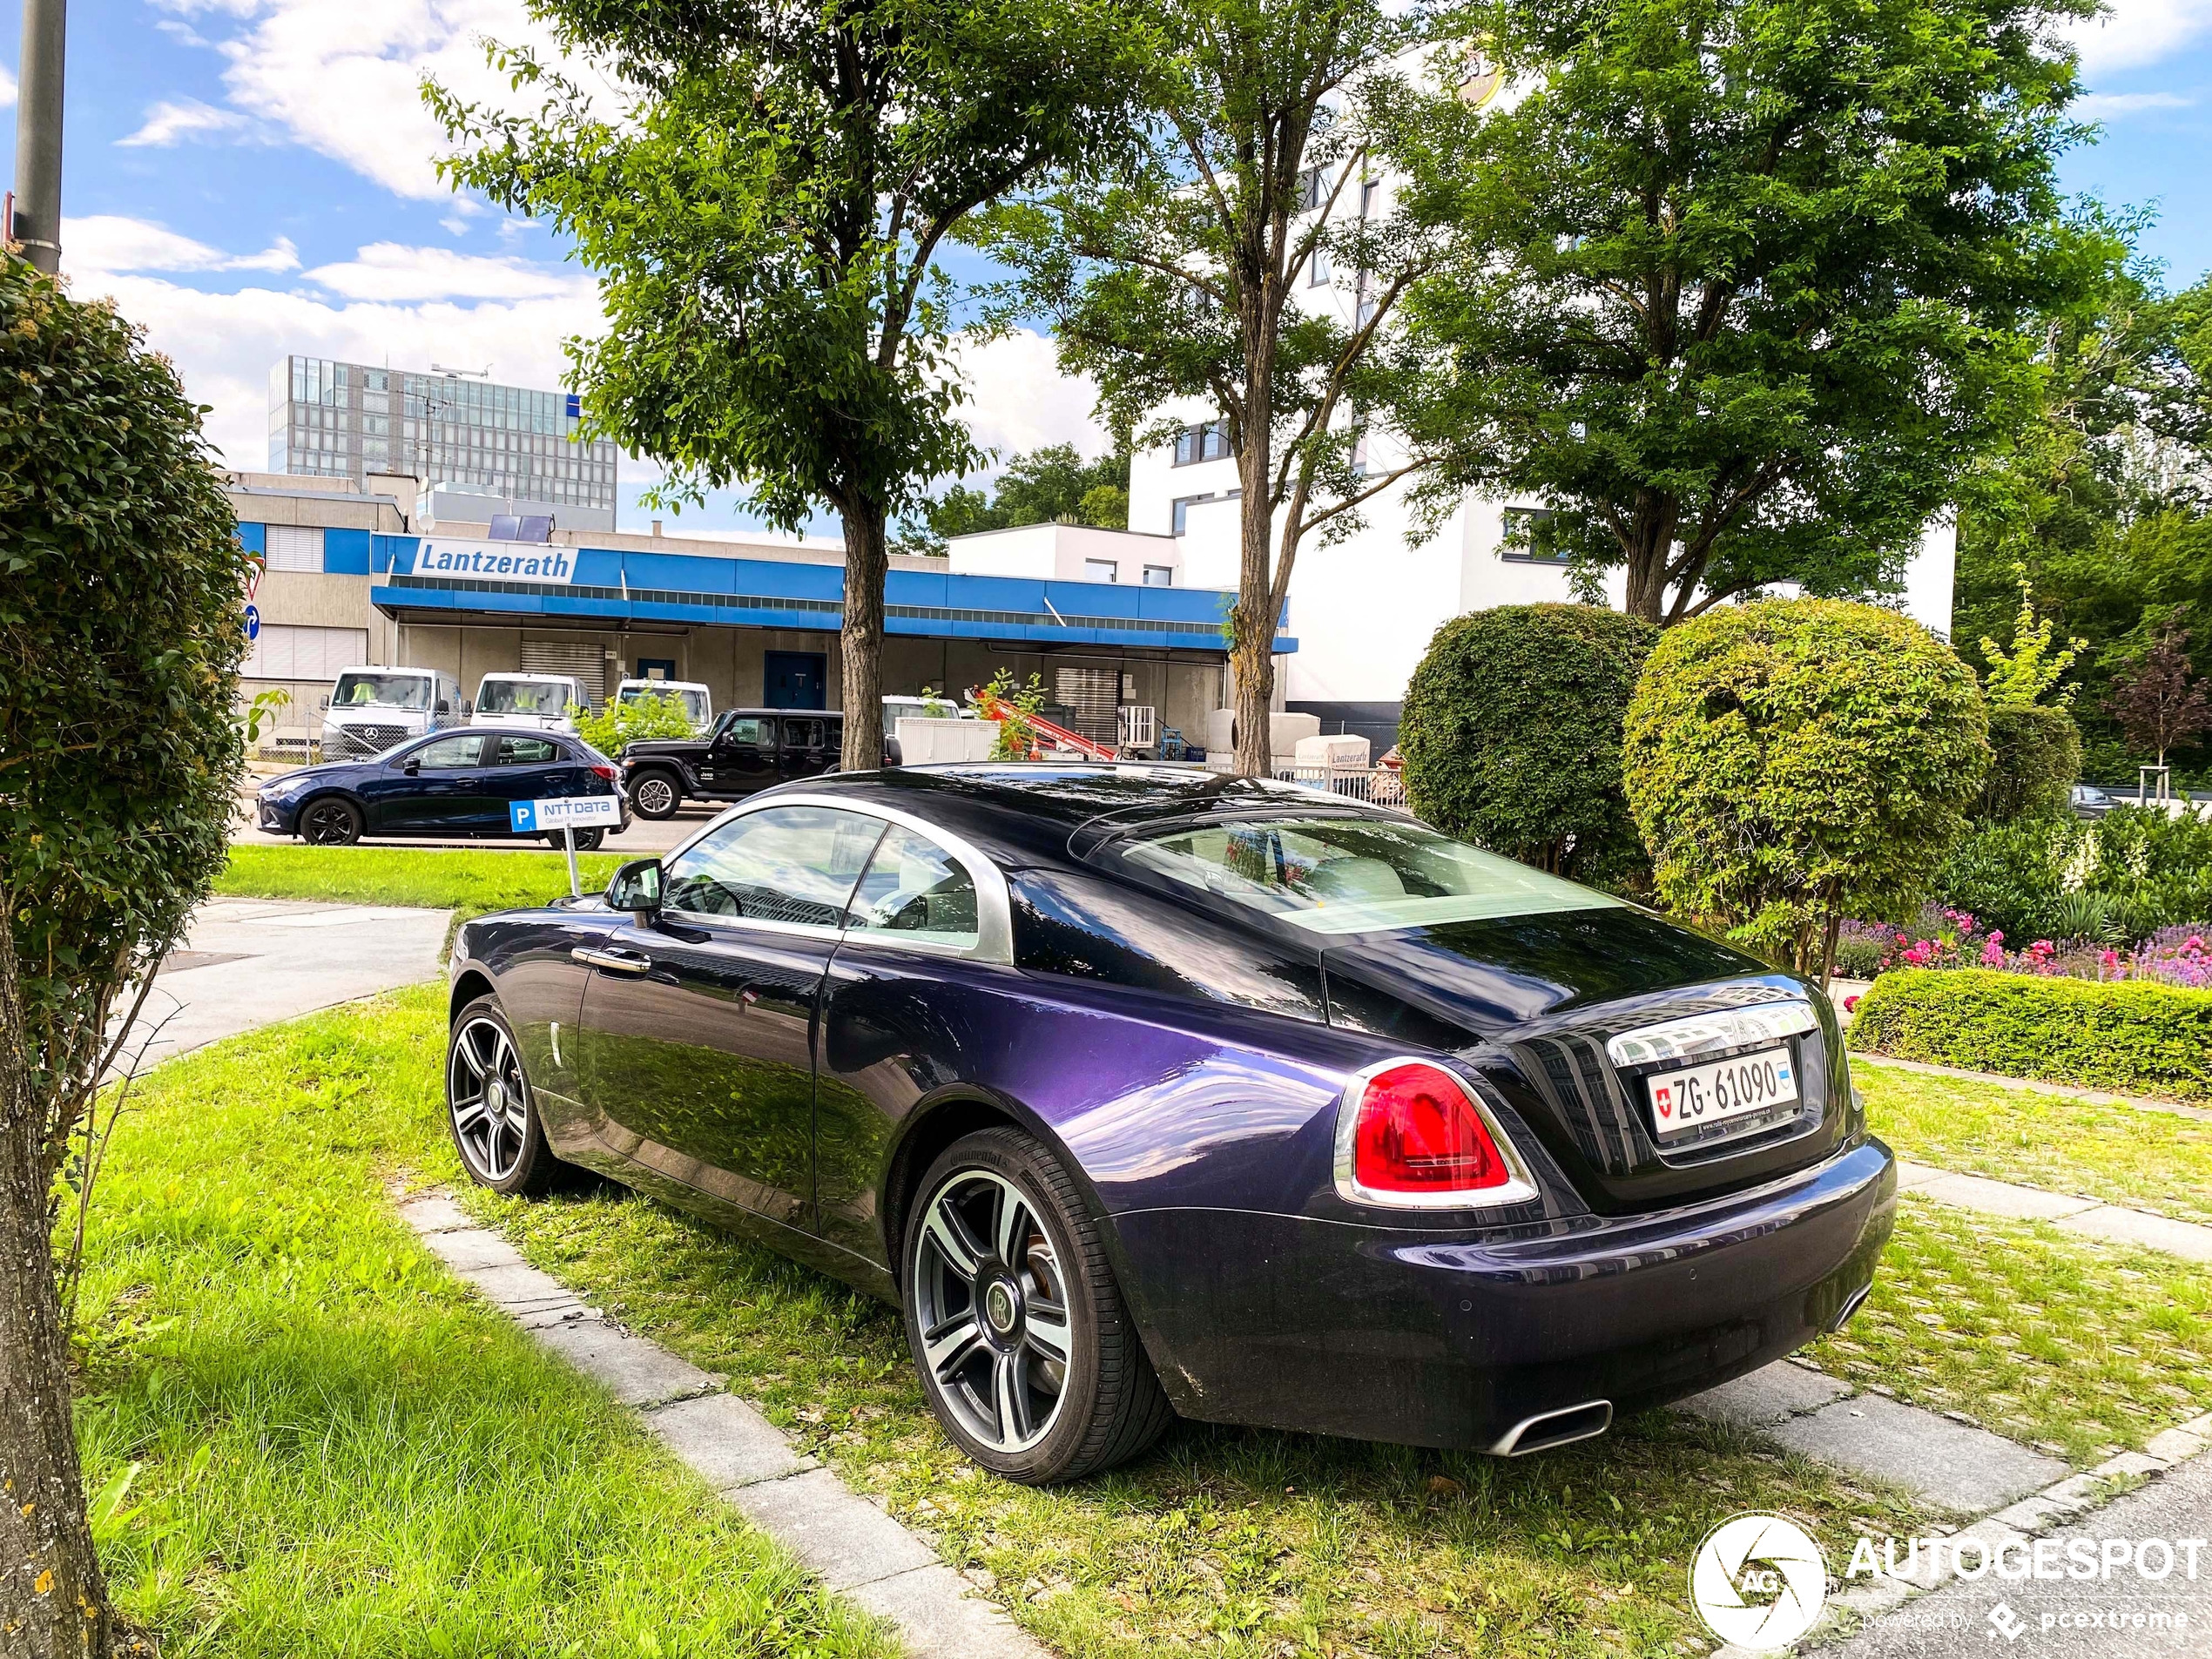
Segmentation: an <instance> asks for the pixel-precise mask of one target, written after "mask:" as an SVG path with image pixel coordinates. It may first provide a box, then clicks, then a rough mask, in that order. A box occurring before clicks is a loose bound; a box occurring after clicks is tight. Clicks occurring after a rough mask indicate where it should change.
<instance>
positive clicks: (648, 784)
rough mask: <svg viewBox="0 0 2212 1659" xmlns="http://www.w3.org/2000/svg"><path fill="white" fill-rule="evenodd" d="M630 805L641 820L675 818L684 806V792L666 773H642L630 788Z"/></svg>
mask: <svg viewBox="0 0 2212 1659" xmlns="http://www.w3.org/2000/svg"><path fill="white" fill-rule="evenodd" d="M630 804H631V806H635V807H636V808H637V816H638V817H640V818H651V819H657V820H658V819H664V818H673V817H675V816H676V809H677V808H678V806H682V805H683V804H684V792H683V790H682V788H681V787H679V786H678V784H677V782H676V779H674V778H672V777H671V776H670V775H669V774H668V773H666V772H639V773H638V774H637V779H635V780H634V781H633V782H632V783H631V786H630Z"/></svg>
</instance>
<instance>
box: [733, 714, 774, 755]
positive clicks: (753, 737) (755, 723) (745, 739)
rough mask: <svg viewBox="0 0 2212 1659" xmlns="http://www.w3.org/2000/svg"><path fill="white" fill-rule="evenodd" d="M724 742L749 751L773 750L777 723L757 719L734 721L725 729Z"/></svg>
mask: <svg viewBox="0 0 2212 1659" xmlns="http://www.w3.org/2000/svg"><path fill="white" fill-rule="evenodd" d="M722 741H723V742H725V743H728V744H734V745H738V746H739V747H742V748H747V749H772V748H774V747H775V746H776V723H775V722H774V721H773V720H763V719H759V718H743V719H735V720H732V721H731V722H730V724H729V725H727V726H725V727H724V728H723V732H722Z"/></svg>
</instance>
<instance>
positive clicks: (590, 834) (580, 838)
mask: <svg viewBox="0 0 2212 1659" xmlns="http://www.w3.org/2000/svg"><path fill="white" fill-rule="evenodd" d="M606 839H607V832H606V828H605V826H604V825H594V826H592V827H591V828H590V829H580V830H578V831H577V833H576V850H577V852H579V853H597V851H598V850H599V843H600V842H602V841H604V840H606ZM545 844H546V846H550V847H551V848H552V849H553V850H554V851H555V852H556V853H565V852H567V851H568V850H569V844H568V842H567V840H565V839H563V836H561V835H557V834H556V835H549V836H547V837H546V838H545Z"/></svg>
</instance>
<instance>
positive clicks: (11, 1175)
mask: <svg viewBox="0 0 2212 1659" xmlns="http://www.w3.org/2000/svg"><path fill="white" fill-rule="evenodd" d="M202 413H203V411H202V410H201V409H200V408H199V407H198V406H197V405H195V404H193V403H192V402H191V401H188V400H187V399H186V398H185V394H184V389H183V388H182V387H181V386H180V385H179V383H178V380H177V375H176V372H175V370H174V369H172V368H171V367H170V365H169V363H168V361H166V360H165V359H164V358H160V357H156V356H154V355H152V354H150V353H148V352H146V351H145V350H144V349H142V347H141V346H140V344H139V341H138V334H137V333H136V331H135V330H133V329H132V327H130V326H129V325H127V324H126V323H125V322H124V321H123V320H121V319H120V318H119V317H118V316H117V315H116V314H115V313H114V311H113V310H112V309H111V307H108V306H106V305H105V304H94V305H82V304H78V303H77V302H75V301H73V300H71V299H69V298H68V296H67V295H66V294H65V293H64V291H63V289H62V287H61V286H60V284H59V283H58V282H57V281H55V280H53V279H51V278H48V277H42V276H39V275H38V274H37V273H35V272H34V271H33V270H32V269H31V267H30V266H29V265H28V264H26V263H24V261H23V260H19V259H17V258H14V257H13V256H11V255H5V254H0V1491H4V1492H5V1493H6V1494H7V1501H6V1502H4V1503H0V1647H4V1648H5V1649H6V1651H7V1653H8V1654H9V1655H10V1659H14V1656H18V1655H20V1656H24V1659H58V1656H63V1655H69V1656H87V1659H90V1656H98V1659H107V1655H108V1651H109V1645H110V1638H111V1617H110V1614H109V1610H108V1605H107V1595H106V1588H105V1581H104V1580H103V1578H102V1575H101V1572H100V1566H99V1562H98V1559H97V1557H96V1555H95V1554H94V1551H93V1547H92V1541H91V1533H90V1530H89V1528H88V1526H87V1523H86V1517H85V1509H84V1490H83V1486H82V1482H81V1479H80V1474H79V1470H78V1460H77V1442H76V1439H75V1435H74V1433H73V1431H72V1428H71V1421H70V1378H69V1347H68V1337H67V1332H65V1331H64V1328H63V1325H62V1312H61V1306H60V1302H59V1298H58V1297H57V1293H56V1287H55V1276H54V1258H53V1253H52V1244H51V1240H52V1237H53V1229H54V1224H55V1218H56V1214H57V1204H58V1202H59V1198H60V1196H61V1187H60V1186H59V1184H58V1183H59V1182H60V1180H61V1179H62V1177H63V1175H64V1170H65V1169H67V1168H68V1167H70V1165H71V1163H72V1156H71V1155H72V1151H74V1152H75V1153H77V1154H78V1155H80V1156H81V1154H82V1153H83V1151H84V1145H85V1136H86V1134H87V1133H88V1132H89V1131H88V1127H87V1125H88V1116H89V1113H90V1110H91V1104H92V1102H93V1099H94V1096H95V1092H96V1089H97V1088H98V1083H99V1081H100V1079H101V1077H102V1076H103V1075H104V1074H105V1072H106V1071H107V1069H108V1068H109V1067H110V1065H111V1063H112V1062H114V1060H115V1058H116V1055H117V1050H118V1042H119V1041H120V1039H119V1038H118V1037H115V1036H112V1035H111V1033H110V1022H111V1016H114V1015H125V1016H126V1017H125V1024H126V1025H127V1015H128V1014H132V1013H135V1012H136V1010H137V1002H136V1001H133V997H132V991H133V988H135V996H136V998H137V999H138V1000H143V998H144V996H145V988H146V987H147V986H148V985H149V984H150V983H151V982H152V977H153V973H154V969H155V968H156V967H157V966H158V963H159V962H160V960H161V958H162V956H163V955H164V954H165V953H166V952H167V950H168V949H169V948H170V947H171V946H172V944H173V943H174V942H175V941H177V939H178V938H179V936H180V934H182V932H183V930H184V927H185V920H186V918H187V916H188V915H189V914H190V912H191V909H192V906H193V905H194V904H195V903H196V902H197V901H198V900H199V899H200V898H201V897H202V896H203V895H204V894H206V892H207V890H208V888H209V887H210V886H211V885H212V882H213V880H214V877H215V874H216V872H217V871H219V869H220V868H221V867H222V865H223V860H224V858H225V856H226V852H227V840H228V834H229V830H230V825H231V815H232V813H233V808H234V806H235V799H234V796H233V786H234V782H235V779H236V778H237V776H238V771H239V761H240V753H239V727H238V725H237V723H236V721H235V719H234V718H233V703H234V700H235V698H236V696H237V691H238V664H239V658H240V657H241V656H243V654H244V652H245V649H246V624H245V603H246V571H247V562H246V555H245V553H244V552H243V551H242V550H240V549H239V544H238V535H237V523H236V521H235V520H234V519H233V516H232V514H231V510H230V506H229V503H228V502H227V500H226V498H225V496H224V495H223V491H222V489H221V488H220V486H219V483H218V482H217V478H216V475H215V472H214V470H213V464H212V463H213V456H212V452H211V451H210V449H209V448H208V446H207V445H206V442H205V441H204V440H203V439H202V437H201V435H200V426H199V417H200V415H201V414H202ZM79 1167H81V1164H80V1165H79ZM78 1178H79V1179H81V1178H83V1177H81V1176H80V1177H78Z"/></svg>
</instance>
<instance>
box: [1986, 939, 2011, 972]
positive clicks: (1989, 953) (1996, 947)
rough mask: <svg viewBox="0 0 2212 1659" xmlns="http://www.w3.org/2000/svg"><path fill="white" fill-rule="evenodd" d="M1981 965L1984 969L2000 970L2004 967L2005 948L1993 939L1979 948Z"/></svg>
mask: <svg viewBox="0 0 2212 1659" xmlns="http://www.w3.org/2000/svg"><path fill="white" fill-rule="evenodd" d="M1981 965H1982V966H1983V967H1984V968H2002V967H2003V966H2004V965H2005V948H2004V947H2003V946H2002V945H2000V944H1999V943H1998V942H1997V941H1995V940H1994V939H1993V940H1991V941H1989V942H1988V943H1987V944H1986V945H1984V946H1983V947H1982V948H1981Z"/></svg>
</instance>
